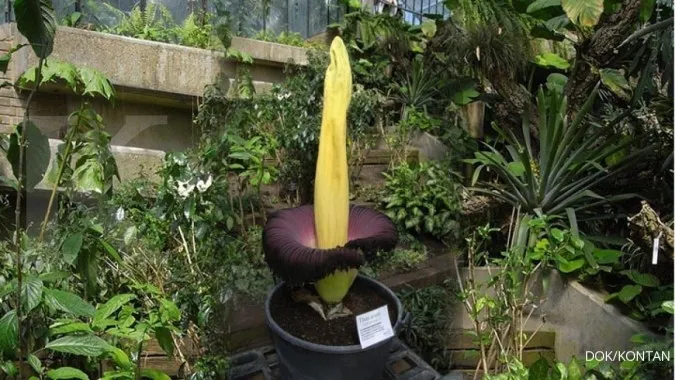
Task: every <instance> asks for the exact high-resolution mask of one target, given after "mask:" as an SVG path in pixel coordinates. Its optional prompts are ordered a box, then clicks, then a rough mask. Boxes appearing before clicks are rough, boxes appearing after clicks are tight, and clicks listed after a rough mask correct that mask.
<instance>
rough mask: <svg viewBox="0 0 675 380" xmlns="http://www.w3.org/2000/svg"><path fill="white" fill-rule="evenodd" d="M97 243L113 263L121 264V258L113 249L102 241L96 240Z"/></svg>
mask: <svg viewBox="0 0 675 380" xmlns="http://www.w3.org/2000/svg"><path fill="white" fill-rule="evenodd" d="M98 242H99V243H101V245H102V246H103V249H105V251H106V252H108V255H110V257H112V258H113V260H115V262H117V263H122V258H121V257H120V254H119V253H118V252H117V250H116V249H115V247H113V246H112V245H110V243H108V242H107V241H105V240H104V239H98Z"/></svg>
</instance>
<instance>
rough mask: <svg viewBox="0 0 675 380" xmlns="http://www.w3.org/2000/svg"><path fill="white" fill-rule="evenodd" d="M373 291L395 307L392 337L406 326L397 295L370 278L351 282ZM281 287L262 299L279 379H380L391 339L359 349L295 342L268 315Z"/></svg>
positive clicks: (294, 338) (299, 340) (355, 346)
mask: <svg viewBox="0 0 675 380" xmlns="http://www.w3.org/2000/svg"><path fill="white" fill-rule="evenodd" d="M356 282H360V283H361V284H362V285H365V286H366V287H368V288H370V289H372V290H373V291H375V292H376V293H377V294H378V295H379V296H380V297H382V298H384V299H386V300H388V301H391V302H393V303H394V304H395V305H396V322H395V324H394V326H393V329H394V334H395V335H396V334H398V333H399V331H400V330H401V329H402V328H403V326H404V325H405V324H406V323H407V322H406V320H407V319H408V317H407V316H406V317H405V320H404V312H403V306H402V305H401V301H399V299H398V297H396V294H394V292H392V291H391V290H389V288H387V287H386V286H384V285H383V284H381V283H380V282H378V281H375V280H373V279H370V278H367V277H363V276H360V275H359V276H358V277H357V278H356V280H355V282H354V283H356ZM283 286H284V283H283V282H282V283H279V284H277V285H276V286H275V287H274V289H272V290H271V291H270V292H269V294H268V295H267V299H266V300H265V321H266V322H267V326H268V327H269V329H270V331H271V333H272V338H273V340H274V347H275V348H276V352H277V356H278V357H279V366H280V370H281V379H282V380H380V379H381V378H382V372H383V370H384V367H385V365H386V364H387V358H388V357H389V352H390V350H391V346H392V342H393V339H394V338H393V337H392V338H390V339H387V340H385V341H382V342H380V343H378V344H375V345H373V346H370V347H367V348H365V349H362V348H361V346H360V345H352V346H326V345H323V344H315V343H311V342H307V341H305V340H302V339H298V338H296V337H294V336H292V335H291V334H289V333H288V332H286V331H284V330H283V329H282V328H281V327H279V325H278V324H277V323H276V322H274V320H273V319H272V315H271V313H270V301H271V299H272V297H273V296H274V295H275V294H276V293H277V292H278V291H279V290H280V289H281V288H282V287H283Z"/></svg>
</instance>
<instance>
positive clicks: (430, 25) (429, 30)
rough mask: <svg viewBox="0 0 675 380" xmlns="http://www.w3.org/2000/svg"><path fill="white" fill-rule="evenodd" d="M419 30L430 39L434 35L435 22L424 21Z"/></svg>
mask: <svg viewBox="0 0 675 380" xmlns="http://www.w3.org/2000/svg"><path fill="white" fill-rule="evenodd" d="M420 28H421V29H422V33H424V35H425V36H426V37H427V38H432V37H433V36H434V35H436V21H434V20H424V22H423V23H422V25H421V26H420Z"/></svg>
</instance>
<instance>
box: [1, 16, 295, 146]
mask: <svg viewBox="0 0 675 380" xmlns="http://www.w3.org/2000/svg"><path fill="white" fill-rule="evenodd" d="M19 43H25V40H24V39H23V37H22V36H21V35H20V34H19V33H18V31H17V29H16V25H15V24H4V25H1V26H0V54H3V53H5V52H7V51H8V50H9V49H10V48H11V47H12V46H16V45H17V44H19ZM232 48H234V49H237V50H239V51H241V52H244V53H247V54H249V55H250V56H251V57H252V58H253V64H252V65H251V66H250V72H251V76H252V79H253V83H254V86H255V87H256V90H257V91H258V92H264V91H268V90H269V89H270V88H271V87H272V85H273V84H274V83H278V82H281V81H283V79H284V66H285V65H286V64H298V65H304V64H306V62H307V56H306V50H305V49H302V48H298V47H292V46H285V45H280V44H275V43H268V42H262V41H256V40H251V39H246V38H237V37H235V38H234V39H233V41H232ZM50 59H55V60H59V61H65V62H70V63H73V64H75V65H78V66H86V67H91V68H94V69H96V70H98V71H100V72H102V73H103V74H105V75H106V76H107V77H108V79H110V81H111V82H112V83H113V85H114V86H115V90H116V93H117V96H116V101H115V104H110V103H107V102H103V101H96V102H95V107H96V108H97V110H98V112H99V113H100V114H101V115H102V116H103V118H104V120H105V123H106V126H107V127H108V130H109V132H110V134H111V135H112V136H113V140H112V143H113V144H114V145H121V146H133V147H137V148H145V149H153V150H163V151H171V150H182V149H185V148H187V147H189V146H191V145H192V144H193V143H194V142H195V141H196V138H197V136H198V133H199V131H197V130H195V128H194V127H193V124H192V119H193V117H194V116H195V115H196V112H197V110H198V107H199V101H200V97H201V96H202V93H203V90H204V87H205V86H207V85H209V84H213V83H218V84H220V85H221V86H223V87H225V88H227V86H229V85H230V84H231V83H232V82H233V81H234V78H235V77H236V72H237V68H238V65H239V63H238V62H236V61H233V60H229V59H226V58H225V56H224V54H223V53H222V52H217V51H210V50H205V49H195V48H190V47H185V46H178V45H172V44H165V43H159V42H152V41H144V40H138V39H133V38H128V37H121V36H115V35H110V34H105V33H98V32H92V31H87V30H81V29H75V28H68V27H59V28H58V30H57V33H56V37H55V41H54V51H53V53H52V55H51V57H50ZM36 63H37V57H36V56H35V55H34V54H33V52H32V50H31V49H30V48H29V47H24V48H23V49H21V50H20V51H18V52H16V53H14V55H13V57H12V60H11V62H10V65H9V68H8V71H7V73H6V74H4V75H3V76H2V80H3V81H5V80H6V81H10V82H14V81H15V80H16V79H17V78H18V77H19V75H20V74H21V73H22V72H24V71H25V70H27V69H29V68H30V67H32V66H34V65H35V64H36ZM25 98H26V94H25V93H24V94H22V93H17V92H16V91H15V90H14V89H13V88H11V87H7V88H4V89H2V90H0V133H8V132H11V131H12V128H13V126H14V125H16V123H17V122H18V121H19V120H20V118H21V116H22V115H23V112H24V108H23V105H24V103H25V101H26V100H25ZM80 102H81V99H80V98H79V97H77V96H74V95H73V94H72V93H70V92H69V91H68V90H67V89H65V88H62V87H60V86H54V85H50V86H45V87H44V88H43V89H42V90H41V93H40V94H39V96H37V97H36V98H35V99H34V102H33V105H32V111H31V112H32V116H33V118H34V120H35V122H36V124H37V125H38V126H39V127H40V128H41V129H42V130H43V131H44V132H45V133H46V134H47V135H48V136H50V137H52V138H60V137H61V135H60V134H59V130H62V129H63V127H64V126H65V123H66V120H67V116H68V115H69V114H70V113H71V112H73V111H74V110H75V109H76V108H77V107H79V105H80Z"/></svg>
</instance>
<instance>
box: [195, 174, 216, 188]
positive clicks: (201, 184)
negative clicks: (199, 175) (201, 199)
mask: <svg viewBox="0 0 675 380" xmlns="http://www.w3.org/2000/svg"><path fill="white" fill-rule="evenodd" d="M212 183H213V178H212V177H211V175H210V174H209V178H207V179H206V182H204V181H202V180H201V179H200V180H199V182H197V190H199V192H200V193H203V192H205V191H206V189H208V188H209V187H211V184H212Z"/></svg>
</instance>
